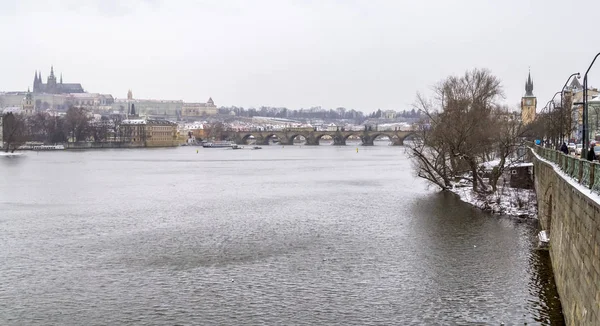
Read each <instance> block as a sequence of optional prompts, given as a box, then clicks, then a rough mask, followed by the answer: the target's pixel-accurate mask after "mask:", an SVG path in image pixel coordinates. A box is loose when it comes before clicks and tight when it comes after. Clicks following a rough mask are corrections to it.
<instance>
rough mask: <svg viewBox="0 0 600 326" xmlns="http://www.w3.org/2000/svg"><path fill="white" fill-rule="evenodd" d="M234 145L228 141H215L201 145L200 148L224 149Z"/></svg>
mask: <svg viewBox="0 0 600 326" xmlns="http://www.w3.org/2000/svg"><path fill="white" fill-rule="evenodd" d="M233 145H235V144H234V143H233V142H230V141H215V142H206V143H202V147H204V148H224V147H232V146H233Z"/></svg>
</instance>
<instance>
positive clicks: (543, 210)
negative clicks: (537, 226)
mask: <svg viewBox="0 0 600 326" xmlns="http://www.w3.org/2000/svg"><path fill="white" fill-rule="evenodd" d="M553 193H554V183H550V184H549V185H548V187H547V188H546V191H545V192H544V197H542V200H543V202H542V207H540V212H539V213H540V214H539V220H540V222H541V224H542V227H543V228H545V230H546V232H547V233H548V236H551V235H550V230H551V228H552V214H553V212H554V201H553V196H552V195H553Z"/></svg>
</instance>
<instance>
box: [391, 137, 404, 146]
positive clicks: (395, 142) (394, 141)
mask: <svg viewBox="0 0 600 326" xmlns="http://www.w3.org/2000/svg"><path fill="white" fill-rule="evenodd" d="M391 141H392V146H403V145H404V139H401V138H394V139H391Z"/></svg>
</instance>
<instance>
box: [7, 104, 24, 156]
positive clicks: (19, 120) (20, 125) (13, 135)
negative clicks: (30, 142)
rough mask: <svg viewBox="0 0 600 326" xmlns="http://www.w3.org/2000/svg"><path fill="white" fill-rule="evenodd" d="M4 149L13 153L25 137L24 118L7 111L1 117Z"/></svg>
mask: <svg viewBox="0 0 600 326" xmlns="http://www.w3.org/2000/svg"><path fill="white" fill-rule="evenodd" d="M2 136H3V139H4V143H5V146H4V151H5V152H7V153H8V152H9V151H10V152H11V153H13V152H14V151H15V150H17V149H18V148H19V146H21V145H22V144H23V143H24V142H25V140H26V139H27V135H26V125H25V119H24V117H23V116H22V115H18V114H13V113H7V114H5V115H4V116H3V117H2Z"/></svg>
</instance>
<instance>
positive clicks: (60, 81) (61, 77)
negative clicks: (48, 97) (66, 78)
mask: <svg viewBox="0 0 600 326" xmlns="http://www.w3.org/2000/svg"><path fill="white" fill-rule="evenodd" d="M60 83H61V84H62V83H63V82H62V72H61V73H60Z"/></svg>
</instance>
